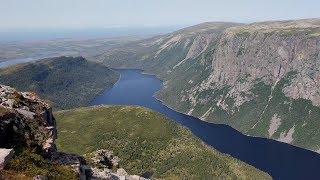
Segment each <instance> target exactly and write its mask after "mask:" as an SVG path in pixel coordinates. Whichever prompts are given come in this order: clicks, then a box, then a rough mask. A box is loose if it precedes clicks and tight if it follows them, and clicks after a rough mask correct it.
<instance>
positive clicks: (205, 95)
mask: <svg viewBox="0 0 320 180" xmlns="http://www.w3.org/2000/svg"><path fill="white" fill-rule="evenodd" d="M203 27H205V28H203ZM204 29H205V30H204ZM186 34H187V35H189V36H187V35H186ZM186 36H187V37H192V38H189V43H186V42H184V41H182V40H181V39H182V38H181V37H186ZM168 37H170V38H168ZM166 38H167V39H166ZM147 42H150V40H146V41H145V43H142V44H147ZM152 42H154V43H156V42H157V43H160V44H161V45H159V46H157V47H155V46H150V47H153V48H155V49H152V48H149V49H148V51H145V52H146V54H143V56H141V54H135V56H134V57H133V56H131V58H127V59H126V56H125V57H124V58H123V59H122V60H121V64H119V62H118V61H117V59H116V58H114V56H111V55H112V54H113V53H112V50H109V51H108V52H107V55H106V54H104V55H103V56H101V57H100V60H101V61H103V62H104V63H105V64H108V65H110V66H112V67H119V66H121V67H136V68H142V69H144V70H146V71H147V72H151V73H155V74H156V75H158V76H159V77H160V78H161V79H162V80H163V81H164V88H163V89H162V90H161V91H160V92H159V93H158V98H159V99H161V100H163V101H164V103H166V104H167V105H169V106H171V107H173V108H175V109H177V110H179V111H182V112H185V113H188V114H191V115H194V116H197V117H199V118H201V119H202V120H205V121H209V122H214V123H224V124H228V125H230V126H232V127H234V128H236V129H238V130H240V131H241V132H243V133H245V134H248V135H253V136H261V137H267V138H272V139H276V140H279V141H283V142H286V143H290V144H294V145H297V146H301V147H304V148H307V149H311V150H314V151H318V152H319V151H320V132H319V127H320V121H319V117H320V115H319V114H320V109H319V105H320V69H319V67H320V64H319V63H320V53H319V51H320V20H319V19H306V20H297V21H274V22H262V23H253V24H246V25H243V24H232V23H218V24H217V23H206V24H201V25H198V26H194V27H191V28H187V30H182V31H177V32H174V33H172V34H168V35H164V36H160V37H155V38H154V39H152ZM182 42H184V43H185V44H188V45H186V46H182V45H180V44H179V43H182ZM137 44H141V42H138V43H137ZM131 47H133V45H132V46H131ZM182 47H183V48H182ZM131 49H132V48H131ZM133 49H134V48H133ZM125 50H128V49H127V47H124V48H123V51H125ZM154 52H158V54H159V55H161V57H162V58H161V59H160V58H158V56H159V55H158V56H156V55H157V54H154ZM133 54H134V53H133ZM144 57H149V58H144Z"/></svg>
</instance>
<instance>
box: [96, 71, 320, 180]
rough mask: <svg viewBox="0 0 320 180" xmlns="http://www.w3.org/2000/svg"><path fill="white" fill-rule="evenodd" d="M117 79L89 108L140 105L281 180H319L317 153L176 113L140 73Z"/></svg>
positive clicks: (151, 79) (152, 78)
mask: <svg viewBox="0 0 320 180" xmlns="http://www.w3.org/2000/svg"><path fill="white" fill-rule="evenodd" d="M116 71H117V72H119V73H120V74H121V78H120V80H119V81H118V82H117V83H116V84H115V86H114V87H113V88H112V89H109V90H106V91H105V92H104V93H103V94H102V95H100V96H98V97H96V98H95V99H94V100H93V101H92V102H91V105H100V104H109V105H140V106H144V107H147V108H150V109H153V110H155V111H158V112H160V113H162V114H164V115H166V116H167V117H168V118H170V119H172V120H173V121H175V122H177V123H179V124H181V125H183V126H185V127H187V128H189V129H190V130H191V131H192V132H193V133H194V134H195V135H196V136H198V137H199V138H200V139H201V140H202V141H204V142H205V143H207V144H208V145H211V146H212V147H213V148H215V149H217V150H218V151H220V152H222V153H226V154H229V155H231V156H232V157H234V158H237V159H240V160H241V161H244V162H246V163H248V164H250V165H252V166H254V167H256V168H258V169H260V170H262V171H265V172H267V173H269V174H270V175H271V176H272V177H273V178H274V179H280V180H283V179H284V180H287V179H288V180H294V179H302V180H312V179H320V155H319V154H318V153H315V152H312V151H309V150H305V149H302V148H298V147H295V146H291V145H289V144H285V143H281V142H277V141H274V140H270V139H265V138H257V137H249V136H245V135H243V134H241V133H240V132H238V131H237V130H235V129H233V128H231V127H230V126H227V125H219V124H212V123H207V122H204V121H201V120H200V119H198V118H195V117H192V116H188V115H185V114H182V113H179V112H176V111H174V110H172V109H170V108H168V107H166V106H165V105H163V104H162V103H161V102H160V101H158V100H157V99H156V98H154V94H155V93H156V92H157V91H159V90H160V89H161V87H162V82H161V81H160V80H159V79H157V78H156V77H155V76H153V75H148V74H143V72H142V71H141V70H132V69H116Z"/></svg>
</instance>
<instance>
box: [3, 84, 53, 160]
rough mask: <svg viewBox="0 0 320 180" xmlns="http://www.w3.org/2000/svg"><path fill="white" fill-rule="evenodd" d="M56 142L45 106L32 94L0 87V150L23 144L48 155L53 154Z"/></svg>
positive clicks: (50, 118)
mask: <svg viewBox="0 0 320 180" xmlns="http://www.w3.org/2000/svg"><path fill="white" fill-rule="evenodd" d="M56 138H57V130H56V122H55V119H54V117H53V115H52V109H51V107H50V106H49V105H48V104H47V103H46V102H44V101H43V100H41V99H40V98H39V97H38V96H37V95H36V94H35V93H31V92H22V93H21V92H18V91H16V90H15V89H14V88H11V87H9V86H5V85H0V147H3V148H4V147H5V148H14V147H15V146H17V145H24V144H25V145H26V146H28V147H33V148H38V149H40V150H41V151H42V152H43V154H46V155H48V154H51V153H53V152H55V151H56V146H55V139H56Z"/></svg>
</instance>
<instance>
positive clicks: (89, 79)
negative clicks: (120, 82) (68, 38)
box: [0, 57, 118, 109]
mask: <svg viewBox="0 0 320 180" xmlns="http://www.w3.org/2000/svg"><path fill="white" fill-rule="evenodd" d="M117 79H118V75H117V74H116V73H115V72H113V71H112V70H110V69H108V68H107V67H105V66H103V65H101V64H98V63H94V62H88V61H86V60H85V59H84V58H82V57H75V58H73V57H58V58H51V59H46V60H41V61H37V62H35V63H26V64H21V65H17V66H12V67H8V68H5V69H0V83H1V84H5V85H9V86H12V87H16V88H17V89H18V90H20V91H34V92H36V93H37V94H39V95H40V96H41V97H42V98H44V99H48V100H49V101H52V103H53V105H54V107H55V108H57V109H67V108H72V107H79V106H82V105H87V104H88V102H89V101H90V100H92V99H93V98H94V97H95V96H96V95H98V94H99V93H100V92H101V91H103V90H104V89H107V88H110V87H112V86H113V84H114V83H115V82H116V81H117Z"/></svg>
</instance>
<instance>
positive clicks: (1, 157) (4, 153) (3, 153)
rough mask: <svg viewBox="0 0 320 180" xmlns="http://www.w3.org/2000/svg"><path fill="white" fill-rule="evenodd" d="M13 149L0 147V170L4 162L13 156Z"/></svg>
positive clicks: (4, 164)
mask: <svg viewBox="0 0 320 180" xmlns="http://www.w3.org/2000/svg"><path fill="white" fill-rule="evenodd" d="M13 154H14V150H13V149H4V148H3V149H0V170H2V169H3V168H4V167H5V166H6V164H8V162H9V161H10V160H11V158H12V157H13Z"/></svg>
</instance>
